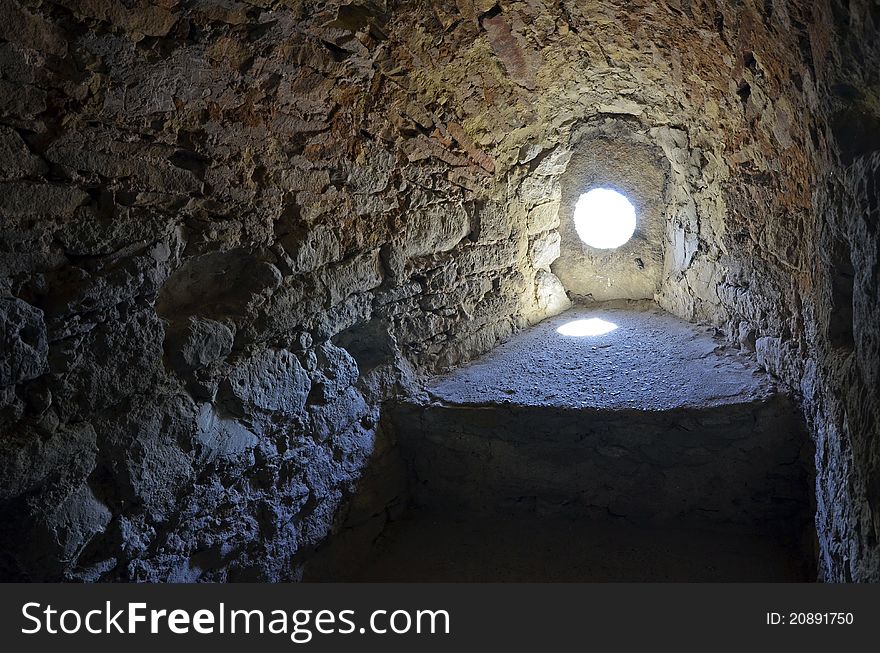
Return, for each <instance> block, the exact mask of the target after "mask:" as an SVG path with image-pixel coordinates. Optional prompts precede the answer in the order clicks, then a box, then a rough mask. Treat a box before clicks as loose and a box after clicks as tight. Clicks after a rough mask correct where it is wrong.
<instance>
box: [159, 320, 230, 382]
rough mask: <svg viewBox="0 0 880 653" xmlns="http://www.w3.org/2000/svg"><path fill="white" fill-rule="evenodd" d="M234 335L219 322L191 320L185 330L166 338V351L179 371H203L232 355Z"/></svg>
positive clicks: (170, 333)
mask: <svg viewBox="0 0 880 653" xmlns="http://www.w3.org/2000/svg"><path fill="white" fill-rule="evenodd" d="M232 343H233V335H232V331H230V330H229V327H228V326H226V325H225V324H223V323H222V322H217V321H215V320H208V319H204V318H198V317H190V318H189V319H188V320H187V321H186V323H185V326H183V327H182V328H181V329H179V330H178V331H176V332H175V331H170V332H168V334H167V335H166V339H165V346H166V351H167V352H168V353H169V354H170V356H171V358H172V360H173V361H174V364H175V366H176V367H177V368H178V369H180V370H183V371H185V370H192V369H198V368H202V367H206V366H208V365H210V364H211V363H214V362H217V361H219V360H222V359H223V358H225V357H226V356H228V355H229V352H231V351H232Z"/></svg>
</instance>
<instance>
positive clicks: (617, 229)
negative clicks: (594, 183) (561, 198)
mask: <svg viewBox="0 0 880 653" xmlns="http://www.w3.org/2000/svg"><path fill="white" fill-rule="evenodd" d="M574 228H575V230H576V231H577V234H578V236H580V238H581V240H582V241H584V242H585V243H586V244H587V245H589V246H590V247H595V248H596V249H613V248H615V247H620V246H621V245H623V244H624V243H625V242H626V241H628V240H629V239H630V238H632V235H633V232H635V230H636V209H635V207H634V206H633V205H632V202H630V201H629V200H628V199H626V197H624V196H623V195H621V194H620V193H618V192H617V191H616V190H611V189H610V188H594V189H593V190H591V191H589V192H587V193H584V194H583V195H581V196H580V198H579V199H578V201H577V204H576V205H575V207H574Z"/></svg>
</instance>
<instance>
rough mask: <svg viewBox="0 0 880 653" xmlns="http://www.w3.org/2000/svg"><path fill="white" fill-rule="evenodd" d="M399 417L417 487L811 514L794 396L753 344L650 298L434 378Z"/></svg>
mask: <svg viewBox="0 0 880 653" xmlns="http://www.w3.org/2000/svg"><path fill="white" fill-rule="evenodd" d="M390 421H391V423H392V425H393V429H394V432H395V433H396V436H397V438H398V441H399V443H400V449H401V454H402V456H403V458H404V460H405V461H406V464H407V467H408V469H409V474H410V493H411V497H412V500H413V501H414V502H415V503H416V504H417V505H420V506H425V507H428V508H432V509H443V510H447V509H449V510H454V511H482V512H497V511H505V512H510V511H514V510H518V511H522V510H529V511H533V512H539V513H556V512H558V513H565V514H580V515H587V516H590V515H596V514H610V515H615V516H622V517H626V518H627V519H629V520H631V521H633V522H642V523H659V522H667V523H673V524H676V525H679V526H697V527H706V526H710V525H711V526H712V527H714V528H721V527H723V526H733V527H737V526H741V527H748V528H750V529H756V530H759V531H768V530H780V529H783V530H793V529H794V530H796V529H797V528H801V527H802V526H803V525H804V524H805V523H808V522H809V521H810V520H811V508H810V505H809V499H808V497H809V496H810V495H811V492H810V484H811V479H810V475H809V472H808V469H809V463H810V462H811V460H812V450H811V443H810V441H809V438H808V437H807V435H806V431H805V429H804V427H803V424H802V418H801V416H800V413H799V411H798V409H797V406H796V405H795V404H794V402H793V401H792V400H791V399H790V398H789V397H788V396H787V394H786V393H785V392H784V390H783V389H781V388H779V387H778V386H777V385H776V384H775V383H774V381H773V380H772V379H771V378H770V377H768V376H767V375H766V374H765V373H764V372H762V371H761V370H760V369H758V366H757V364H756V363H755V361H754V359H753V358H752V357H751V356H749V355H748V354H744V353H743V352H741V351H740V350H739V349H738V348H737V349H733V348H729V347H726V346H725V345H724V343H722V342H720V341H719V340H717V339H716V338H715V337H714V334H713V332H712V331H711V330H710V329H707V328H705V327H698V326H695V325H693V324H690V323H688V322H684V321H682V320H680V319H678V318H676V317H673V316H671V315H669V314H667V313H665V312H664V311H662V310H661V309H659V308H658V307H657V306H656V305H655V304H653V303H651V302H626V303H617V304H611V305H601V306H596V307H591V308H576V309H573V310H571V311H569V312H567V313H565V314H563V315H561V316H558V317H556V318H554V319H552V320H548V321H546V322H544V323H542V324H540V325H538V326H537V327H534V328H532V329H530V330H528V331H526V332H523V333H521V334H518V335H517V336H515V337H514V338H512V339H511V340H510V341H509V342H507V343H506V344H504V345H503V346H501V347H499V348H497V349H496V350H494V351H493V352H491V353H489V354H488V355H486V356H484V357H483V358H481V359H479V360H478V361H476V362H474V363H472V364H471V365H468V366H465V367H463V368H461V369H459V370H456V371H455V372H453V373H451V374H449V375H447V376H444V377H440V378H436V379H432V380H430V381H428V382H427V384H426V394H425V396H424V397H422V398H419V399H418V400H408V401H406V402H401V403H397V404H395V405H394V406H392V407H391V409H390Z"/></svg>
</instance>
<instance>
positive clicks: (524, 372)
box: [427, 302, 776, 410]
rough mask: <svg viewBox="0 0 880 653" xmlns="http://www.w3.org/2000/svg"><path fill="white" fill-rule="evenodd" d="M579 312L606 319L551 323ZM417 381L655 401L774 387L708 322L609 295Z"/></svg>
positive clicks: (461, 391) (567, 397)
mask: <svg viewBox="0 0 880 653" xmlns="http://www.w3.org/2000/svg"><path fill="white" fill-rule="evenodd" d="M582 320H583V321H586V320H604V321H606V322H608V323H611V324H612V325H614V326H616V328H615V329H614V330H613V331H610V332H608V333H605V334H602V335H588V336H570V335H562V334H560V333H559V332H558V331H557V329H559V328H560V327H562V328H563V330H565V329H564V327H565V326H566V325H572V323H576V322H578V321H582ZM595 324H596V323H594V322H590V323H588V324H587V326H595ZM574 326H575V327H576V326H577V325H574ZM599 326H603V325H602V324H599ZM605 328H608V327H607V326H605ZM427 390H428V393H429V394H430V395H431V396H432V397H433V398H434V399H435V400H437V401H440V402H443V403H449V404H479V405H482V404H495V403H513V404H519V405H527V406H571V407H591V408H631V409H643V410H665V409H669V408H676V407H680V406H715V405H719V404H724V403H740V402H747V401H756V400H760V399H762V398H764V397H766V396H768V395H770V394H772V393H773V392H775V391H776V388H775V385H774V383H773V382H772V381H771V379H770V378H769V377H768V376H767V375H766V374H765V373H763V372H761V371H759V369H758V367H757V363H756V362H755V361H754V359H753V358H751V357H749V356H746V355H744V354H742V353H740V352H739V350H738V349H734V348H730V347H725V346H724V344H723V343H722V341H721V340H720V339H717V338H715V337H714V336H713V330H712V329H711V328H708V327H700V326H696V325H693V324H690V323H688V322H685V321H683V320H681V319H679V318H677V317H674V316H672V315H670V314H669V313H666V312H665V311H663V310H662V309H660V308H659V307H657V305H656V304H654V303H653V302H625V303H619V302H618V303H613V304H604V305H599V306H597V307H589V308H586V307H575V308H573V309H571V310H569V311H567V312H566V313H564V314H562V315H560V316H557V317H555V318H553V319H551V320H547V321H545V322H542V323H541V324H539V325H538V326H536V327H534V328H532V329H529V330H527V331H524V332H522V333H520V334H517V335H516V336H514V337H513V338H512V339H511V340H510V341H508V342H507V343H505V344H504V345H502V346H501V347H498V348H497V349H495V350H493V351H492V352H490V353H489V354H487V355H486V356H484V357H482V358H480V359H479V360H477V361H475V362H474V363H472V364H470V365H468V366H466V367H463V368H461V369H459V370H456V371H455V372H453V373H451V374H449V375H447V376H444V377H438V378H436V379H433V380H432V381H431V382H429V383H428V387H427Z"/></svg>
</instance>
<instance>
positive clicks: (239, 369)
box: [222, 350, 310, 416]
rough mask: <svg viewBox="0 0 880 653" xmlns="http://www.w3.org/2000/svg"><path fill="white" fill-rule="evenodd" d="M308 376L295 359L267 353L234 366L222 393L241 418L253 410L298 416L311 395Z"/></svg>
mask: <svg viewBox="0 0 880 653" xmlns="http://www.w3.org/2000/svg"><path fill="white" fill-rule="evenodd" d="M309 387H310V382H309V377H308V374H306V371H305V370H304V369H303V367H302V365H301V364H300V362H299V360H297V358H296V356H294V355H293V354H291V353H290V352H289V351H284V350H266V351H263V352H260V353H258V354H255V355H253V356H250V357H248V358H246V359H244V360H242V361H240V362H239V363H237V364H235V366H234V367H233V368H232V371H231V372H230V373H229V376H228V377H227V378H226V380H225V381H224V382H223V386H222V391H223V393H224V395H225V396H226V397H227V398H228V399H227V401H228V403H229V404H230V407H232V408H234V409H235V410H236V412H237V413H238V414H239V415H247V414H248V413H249V412H251V411H253V410H259V411H266V412H272V413H281V414H282V415H288V416H290V415H295V414H297V413H298V412H299V411H301V410H302V409H303V407H304V406H305V404H306V397H307V396H308V393H309Z"/></svg>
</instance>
